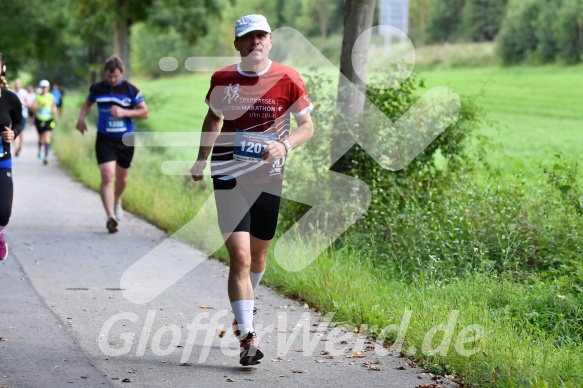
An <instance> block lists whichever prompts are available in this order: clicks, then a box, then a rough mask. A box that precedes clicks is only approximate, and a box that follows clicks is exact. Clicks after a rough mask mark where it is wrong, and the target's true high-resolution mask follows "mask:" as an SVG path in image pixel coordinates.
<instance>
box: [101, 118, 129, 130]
mask: <svg viewBox="0 0 583 388" xmlns="http://www.w3.org/2000/svg"><path fill="white" fill-rule="evenodd" d="M105 130H106V131H107V132H125V130H126V123H125V121H123V119H114V118H110V119H109V120H107V128H105Z"/></svg>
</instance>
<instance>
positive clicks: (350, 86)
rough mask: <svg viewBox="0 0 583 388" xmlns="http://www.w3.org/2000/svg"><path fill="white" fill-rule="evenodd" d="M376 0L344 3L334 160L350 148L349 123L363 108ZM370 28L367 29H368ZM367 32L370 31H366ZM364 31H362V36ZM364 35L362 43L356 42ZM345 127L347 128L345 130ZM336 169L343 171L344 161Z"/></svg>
mask: <svg viewBox="0 0 583 388" xmlns="http://www.w3.org/2000/svg"><path fill="white" fill-rule="evenodd" d="M375 4H376V1H375V0H346V2H345V3H344V35H343V38H342V51H341V56H340V73H341V75H340V79H339V81H338V97H337V103H336V107H337V111H338V112H339V113H340V116H341V121H342V124H343V125H339V126H338V131H337V133H336V134H335V139H334V146H333V147H332V155H331V156H332V162H336V161H337V160H338V159H339V158H340V157H342V155H343V154H344V153H345V152H346V151H347V149H346V148H347V145H348V144H349V143H350V139H351V135H350V134H349V133H348V132H349V131H348V129H347V128H346V125H350V122H351V121H352V120H353V119H355V118H357V117H358V116H359V115H360V114H361V113H362V110H363V109H364V101H365V91H366V85H365V80H366V75H367V68H368V48H369V46H370V39H371V33H370V28H371V27H372V22H373V16H374V10H375ZM367 30H368V32H367ZM365 32H367V33H365ZM363 33H365V34H364V35H363ZM361 35H363V36H362V37H361ZM359 37H361V39H362V40H360V41H359V43H360V44H359V45H358V46H355V43H356V41H357V39H359ZM342 128H344V130H342ZM335 169H336V171H344V170H345V168H344V167H343V166H342V165H337V166H335Z"/></svg>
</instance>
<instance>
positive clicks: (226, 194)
mask: <svg viewBox="0 0 583 388" xmlns="http://www.w3.org/2000/svg"><path fill="white" fill-rule="evenodd" d="M213 186H214V189H215V201H216V204H217V215H218V218H219V228H220V229H221V233H222V234H228V233H232V232H249V233H250V234H251V236H253V237H256V238H258V239H260V240H271V239H273V236H274V235H275V227H276V226H277V216H278V215H279V204H280V202H281V186H282V182H281V181H276V182H269V183H262V184H255V185H253V184H242V183H239V184H237V183H236V181H235V180H234V179H231V180H227V181H224V180H220V179H216V178H215V179H213Z"/></svg>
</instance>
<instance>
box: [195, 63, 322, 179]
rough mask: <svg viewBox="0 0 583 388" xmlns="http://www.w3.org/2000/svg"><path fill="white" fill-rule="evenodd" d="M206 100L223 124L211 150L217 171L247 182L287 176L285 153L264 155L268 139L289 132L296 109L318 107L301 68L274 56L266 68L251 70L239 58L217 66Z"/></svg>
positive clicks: (300, 112)
mask: <svg viewBox="0 0 583 388" xmlns="http://www.w3.org/2000/svg"><path fill="white" fill-rule="evenodd" d="M205 102H206V103H207V105H208V106H209V107H210V108H211V109H212V111H213V112H214V113H215V114H216V115H217V116H219V117H221V116H222V117H223V127H222V129H221V133H220V135H219V137H218V138H217V140H216V141H215V144H214V147H213V151H212V155H211V175H212V176H213V177H214V178H218V179H223V180H226V179H233V178H235V179H237V181H239V182H242V183H264V182H270V181H277V180H282V179H283V170H284V165H285V157H283V158H281V159H279V160H277V161H275V162H274V163H265V162H261V161H259V158H258V157H259V155H260V153H261V151H262V149H263V148H262V147H264V145H265V143H263V141H265V140H280V139H284V138H286V137H287V136H288V135H289V132H290V113H291V114H293V115H294V116H296V117H298V116H301V115H303V114H305V113H307V112H309V111H310V110H312V104H311V103H310V100H309V98H308V92H307V90H306V86H305V85H304V82H303V81H302V79H301V78H300V75H299V74H298V72H297V71H295V70H293V69H292V68H290V67H287V66H284V65H282V64H280V63H276V62H271V61H270V63H269V65H268V66H267V69H265V70H264V71H262V72H261V73H246V72H244V71H243V70H242V69H241V67H240V65H239V64H236V65H231V66H226V67H224V68H222V69H220V70H217V71H216V72H215V73H214V74H213V76H212V78H211V87H210V89H209V91H208V93H207V96H206V100H205Z"/></svg>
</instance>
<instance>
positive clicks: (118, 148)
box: [95, 133, 134, 168]
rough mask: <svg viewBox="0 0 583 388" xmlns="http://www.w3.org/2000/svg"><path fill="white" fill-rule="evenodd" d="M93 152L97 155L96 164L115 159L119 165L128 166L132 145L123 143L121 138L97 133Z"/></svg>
mask: <svg viewBox="0 0 583 388" xmlns="http://www.w3.org/2000/svg"><path fill="white" fill-rule="evenodd" d="M126 141H128V140H126ZM132 144H133V142H132ZM95 154H96V155H97V163H98V164H103V163H107V162H112V161H114V160H115V161H116V162H117V164H118V165H119V166H120V167H122V168H130V165H131V164H132V159H133V157H134V147H129V146H127V145H125V144H124V143H123V140H122V139H121V138H119V139H118V138H115V137H109V136H105V135H102V134H100V133H98V134H97V139H96V140H95Z"/></svg>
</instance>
